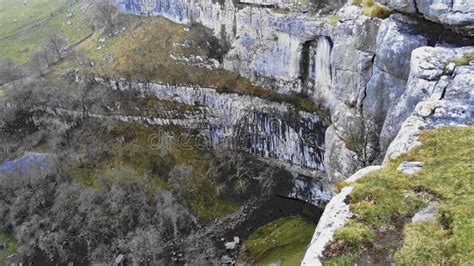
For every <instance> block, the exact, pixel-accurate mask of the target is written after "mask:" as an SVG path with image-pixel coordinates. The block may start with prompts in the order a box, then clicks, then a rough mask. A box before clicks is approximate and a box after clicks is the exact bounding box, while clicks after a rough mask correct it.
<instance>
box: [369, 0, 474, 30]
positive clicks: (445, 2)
mask: <svg viewBox="0 0 474 266" xmlns="http://www.w3.org/2000/svg"><path fill="white" fill-rule="evenodd" d="M377 2H380V3H383V4H386V5H388V6H389V7H390V8H392V9H394V10H397V11H400V12H403V13H407V14H414V15H420V16H423V18H425V19H427V20H430V21H433V22H437V23H440V24H442V25H445V26H446V27H449V28H451V29H453V30H454V31H456V32H458V33H460V34H464V35H467V36H474V26H473V22H474V5H473V4H472V1H470V0H441V1H437V0H378V1H377Z"/></svg>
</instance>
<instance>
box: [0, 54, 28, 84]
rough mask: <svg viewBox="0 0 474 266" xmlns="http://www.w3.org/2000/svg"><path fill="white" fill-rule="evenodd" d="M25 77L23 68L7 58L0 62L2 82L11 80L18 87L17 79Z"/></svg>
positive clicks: (0, 82)
mask: <svg viewBox="0 0 474 266" xmlns="http://www.w3.org/2000/svg"><path fill="white" fill-rule="evenodd" d="M22 77H23V70H22V69H21V67H20V66H18V65H16V64H15V63H13V62H12V61H11V60H9V59H7V60H4V61H3V62H1V63H0V84H2V83H9V82H11V83H12V85H13V87H14V88H16V85H17V84H16V81H17V80H19V79H21V78H22Z"/></svg>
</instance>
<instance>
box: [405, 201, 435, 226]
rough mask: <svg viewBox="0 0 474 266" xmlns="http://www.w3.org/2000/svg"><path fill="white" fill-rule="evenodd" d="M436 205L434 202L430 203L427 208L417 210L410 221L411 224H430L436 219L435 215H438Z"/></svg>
mask: <svg viewBox="0 0 474 266" xmlns="http://www.w3.org/2000/svg"><path fill="white" fill-rule="evenodd" d="M437 206H438V204H437V203H436V201H430V202H429V203H428V206H426V207H425V208H423V209H421V210H419V211H418V212H417V213H416V214H415V216H413V218H412V219H411V222H412V223H416V222H432V221H434V220H435V219H436V215H437V214H438V211H437Z"/></svg>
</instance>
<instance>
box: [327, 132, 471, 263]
mask: <svg viewBox="0 0 474 266" xmlns="http://www.w3.org/2000/svg"><path fill="white" fill-rule="evenodd" d="M421 141H422V143H423V145H422V146H420V147H418V148H415V149H414V150H413V151H411V152H409V153H408V154H406V155H403V156H401V157H400V158H398V159H396V160H394V161H391V162H390V163H389V164H388V165H387V166H385V167H384V168H383V169H382V170H380V171H377V172H375V173H371V174H369V175H367V176H365V177H364V178H362V179H360V180H359V181H357V182H356V184H355V187H354V190H353V192H352V193H351V195H350V197H351V199H350V207H351V210H352V212H353V213H354V215H355V216H354V217H355V218H354V219H356V220H351V221H350V222H349V223H348V224H347V225H346V226H345V227H344V228H342V229H339V230H337V231H336V236H338V237H337V238H338V239H339V240H344V241H347V242H348V243H356V245H352V249H351V251H350V252H353V253H355V254H358V253H360V252H361V250H363V249H366V248H370V247H371V246H372V247H374V246H375V247H376V246H378V245H382V248H383V245H384V243H383V242H382V243H378V242H377V241H378V240H377V239H374V240H373V241H371V242H370V243H367V242H366V241H355V242H354V241H353V240H354V239H356V240H359V239H362V236H361V235H366V232H363V233H362V234H361V233H360V226H356V227H354V226H353V225H354V224H355V223H356V224H360V225H361V226H362V225H363V226H364V228H368V229H369V230H371V231H372V235H376V234H377V233H379V232H380V231H379V229H380V228H385V230H388V232H389V233H390V232H392V233H394V234H396V233H397V232H399V230H400V229H398V228H399V227H400V225H401V226H402V227H403V225H404V223H405V222H406V221H408V220H409V219H410V218H411V217H412V216H413V215H414V214H415V213H416V211H417V210H419V209H420V208H422V207H424V206H425V205H426V204H427V202H428V201H430V200H435V201H437V202H438V216H437V219H436V220H435V221H434V222H430V223H428V222H423V223H415V224H408V225H407V226H405V229H404V240H403V243H402V244H401V248H400V250H399V251H398V252H397V253H396V255H395V259H396V261H397V263H399V264H401V265H436V264H438V265H439V264H447V265H467V264H469V263H470V262H472V261H474V239H473V238H472V232H474V223H473V221H474V209H473V208H472V206H473V204H474V196H473V195H474V190H473V187H472V185H473V184H472V183H473V181H474V180H473V177H474V166H473V164H472V162H473V161H474V146H473V145H472V144H473V143H474V126H470V127H466V128H439V129H435V130H430V131H428V132H425V133H423V134H422V136H421ZM403 161H423V162H424V163H425V164H424V167H423V169H422V170H421V171H420V172H418V173H417V174H416V175H415V176H409V175H405V174H402V173H400V172H399V171H397V170H396V168H397V167H398V166H399V165H400V163H401V162H403ZM364 231H365V230H364Z"/></svg>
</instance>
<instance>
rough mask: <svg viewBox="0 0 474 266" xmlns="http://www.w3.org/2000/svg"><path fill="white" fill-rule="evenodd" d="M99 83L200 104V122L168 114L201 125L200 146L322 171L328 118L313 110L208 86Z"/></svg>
mask: <svg viewBox="0 0 474 266" xmlns="http://www.w3.org/2000/svg"><path fill="white" fill-rule="evenodd" d="M97 81H99V82H100V83H103V84H108V85H110V86H111V87H112V88H113V89H116V90H138V91H140V92H141V93H143V94H152V95H155V96H156V97H157V98H158V99H161V100H167V101H175V102H179V103H183V104H186V105H191V106H202V107H203V108H204V109H205V110H204V111H205V112H204V117H202V114H201V120H200V121H201V124H200V125H196V121H193V120H180V121H181V122H179V123H177V124H174V122H173V120H170V119H169V117H167V118H168V121H170V125H178V126H181V127H185V128H194V129H200V131H199V132H200V134H201V136H200V137H201V138H202V145H203V148H213V149H235V150H243V151H246V152H248V153H251V154H255V155H259V156H262V157H265V158H275V159H278V160H281V161H284V162H288V163H290V164H294V165H297V166H301V167H305V168H309V169H313V170H318V171H324V169H325V168H324V164H323V156H324V151H323V148H322V147H323V146H324V132H325V130H326V128H327V121H326V120H325V119H324V118H320V117H318V116H317V115H315V114H311V113H307V112H303V111H296V110H294V109H292V107H291V106H290V105H289V104H285V103H274V102H270V101H266V100H263V99H260V98H257V97H251V96H240V95H237V94H221V93H218V92H217V91H216V90H215V89H210V88H199V87H179V86H170V85H162V84H155V83H138V82H125V81H105V80H102V79H97ZM188 117H189V116H188ZM202 118H204V119H202ZM183 121H189V124H186V123H182V122H183Z"/></svg>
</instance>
